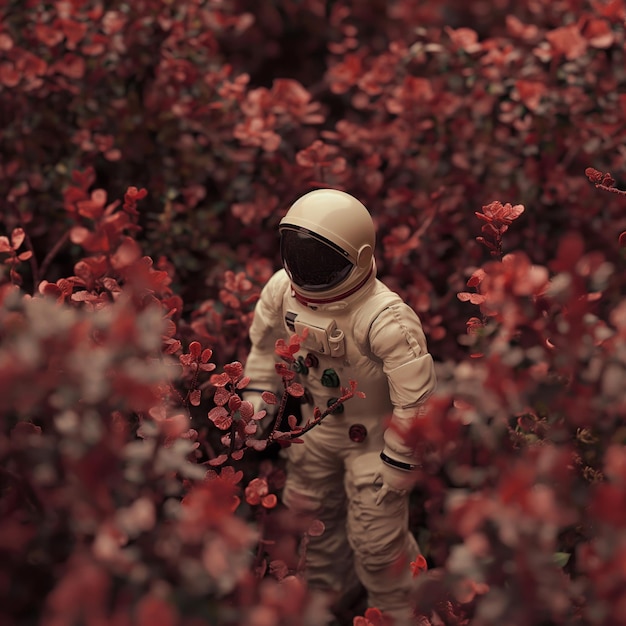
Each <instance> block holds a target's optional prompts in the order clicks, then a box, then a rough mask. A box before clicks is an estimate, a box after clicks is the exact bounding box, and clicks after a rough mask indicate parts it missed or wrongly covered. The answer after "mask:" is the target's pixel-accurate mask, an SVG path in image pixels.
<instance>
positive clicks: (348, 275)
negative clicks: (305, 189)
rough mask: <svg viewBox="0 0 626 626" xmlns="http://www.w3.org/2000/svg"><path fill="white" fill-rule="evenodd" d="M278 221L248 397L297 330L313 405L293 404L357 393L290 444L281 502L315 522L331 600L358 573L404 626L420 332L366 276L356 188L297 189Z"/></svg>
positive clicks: (371, 270) (369, 236)
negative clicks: (277, 348)
mask: <svg viewBox="0 0 626 626" xmlns="http://www.w3.org/2000/svg"><path fill="white" fill-rule="evenodd" d="M279 230H280V235H281V243H280V252H281V257H282V262H283V266H284V269H281V270H279V271H278V272H276V273H275V274H274V275H273V276H272V278H271V279H270V280H269V281H268V283H267V284H266V286H265V287H264V289H263V291H262V293H261V297H260V300H259V302H258V303H257V306H256V309H255V313H254V320H253V323H252V326H251V329H250V339H251V342H252V348H251V351H250V354H249V357H248V359H247V363H246V368H245V373H246V375H247V376H250V378H251V382H250V384H249V387H248V390H249V391H248V392H247V395H246V399H248V400H251V401H252V402H253V403H254V404H256V406H257V407H259V405H260V403H261V398H260V391H262V390H271V391H273V390H275V389H276V387H277V382H278V379H277V375H276V371H275V369H274V363H275V362H276V361H275V355H274V345H275V342H276V340H277V339H278V338H280V337H282V338H283V339H285V340H288V338H289V337H290V336H291V335H292V334H293V333H294V332H298V334H300V335H302V334H303V330H304V329H305V328H307V329H308V333H306V339H305V340H304V342H303V343H302V346H301V350H300V352H299V353H298V354H297V355H295V356H296V359H297V370H298V371H299V380H300V382H301V384H302V385H303V386H304V387H305V390H306V394H305V397H308V398H309V399H310V401H311V402H312V403H310V404H303V405H302V414H303V418H304V419H305V420H306V419H312V417H313V408H314V407H315V406H317V407H319V408H320V409H321V410H322V411H323V410H324V409H326V408H327V407H329V406H331V405H332V404H333V403H335V402H336V400H337V398H338V397H339V395H340V393H341V392H340V387H342V386H343V387H348V383H349V380H355V381H357V383H358V389H359V390H361V391H363V392H365V394H366V398H365V399H359V398H352V399H350V400H349V401H347V402H346V403H345V404H343V405H340V410H335V413H334V414H331V415H328V416H327V417H326V418H324V420H323V421H322V422H321V423H320V424H319V425H317V426H316V427H314V428H313V429H311V430H310V431H309V432H307V433H306V434H305V435H303V436H302V439H303V441H304V443H302V444H296V445H292V446H290V447H289V448H287V459H288V460H287V481H286V484H285V488H284V492H283V501H284V503H285V505H286V506H287V507H288V508H290V509H292V510H293V511H295V512H301V513H308V514H311V515H312V516H313V517H314V518H315V519H319V520H321V521H322V522H323V523H324V525H325V531H324V533H323V534H322V535H321V536H320V537H318V538H315V539H311V541H310V543H309V544H308V548H307V562H306V576H307V580H308V584H309V585H310V586H311V587H315V588H322V589H325V590H328V591H331V592H334V593H335V594H337V596H338V597H340V596H341V595H342V594H343V593H345V592H346V590H348V589H349V588H351V587H353V585H354V583H356V584H358V582H357V581H356V579H355V575H356V577H358V580H359V581H360V582H361V583H362V584H363V586H364V587H365V588H366V590H367V593H368V603H369V605H370V606H375V607H378V608H379V609H380V610H381V611H383V612H384V613H386V614H388V615H389V616H390V617H391V618H392V619H393V623H394V624H395V626H407V625H409V624H412V623H413V620H412V610H411V606H410V602H409V587H410V581H411V574H410V568H409V563H410V561H412V560H414V559H415V558H416V556H417V555H418V554H419V549H418V546H417V543H416V541H415V539H414V537H413V535H412V534H411V533H410V532H409V530H408V492H409V491H410V489H411V487H412V486H413V484H414V472H413V471H412V470H414V469H415V468H416V467H417V464H418V462H419V459H415V458H414V457H413V455H412V451H411V449H409V448H408V447H407V446H406V445H405V444H404V442H403V440H402V437H401V436H400V435H399V434H398V430H400V431H402V429H406V428H408V426H409V425H410V423H411V421H412V420H415V419H419V413H420V406H421V405H422V404H423V402H424V401H425V399H426V398H427V397H428V396H429V395H430V393H431V392H432V391H433V389H434V387H435V384H436V380H435V372H434V366H433V360H432V357H431V355H430V354H429V353H428V351H427V347H426V339H425V337H424V332H423V330H422V326H421V323H420V320H419V318H418V317H417V315H416V314H415V312H414V311H413V310H412V309H411V308H410V307H409V306H408V305H406V304H405V303H404V302H403V301H402V300H401V298H400V297H399V296H398V295H397V294H395V293H394V292H392V291H391V290H389V289H388V288H387V287H386V286H385V285H383V283H382V282H381V281H379V280H378V279H377V278H376V265H375V261H374V244H375V229H374V223H373V221H372V219H371V217H370V215H369V213H368V211H367V209H366V208H365V206H363V204H361V202H359V201H358V200H357V199H356V198H354V197H353V196H351V195H349V194H347V193H344V192H342V191H337V190H334V189H319V190H316V191H312V192H310V193H307V194H306V195H304V196H302V197H301V198H300V199H298V200H297V201H296V202H295V203H294V204H293V205H292V207H291V208H290V209H289V211H288V213H287V214H286V215H285V217H284V218H283V219H282V220H281V222H280V226H279ZM389 418H390V420H389ZM394 423H395V425H396V426H398V427H399V428H391V427H389V426H390V424H394Z"/></svg>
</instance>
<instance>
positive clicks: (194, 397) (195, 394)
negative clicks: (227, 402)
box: [189, 389, 202, 406]
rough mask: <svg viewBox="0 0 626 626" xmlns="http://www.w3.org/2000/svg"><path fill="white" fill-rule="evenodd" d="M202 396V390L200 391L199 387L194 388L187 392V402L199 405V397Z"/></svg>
mask: <svg viewBox="0 0 626 626" xmlns="http://www.w3.org/2000/svg"><path fill="white" fill-rule="evenodd" d="M201 397H202V392H201V391H200V389H194V390H193V391H192V392H191V393H190V394H189V402H190V403H191V404H192V405H193V406H199V405H200V399H201Z"/></svg>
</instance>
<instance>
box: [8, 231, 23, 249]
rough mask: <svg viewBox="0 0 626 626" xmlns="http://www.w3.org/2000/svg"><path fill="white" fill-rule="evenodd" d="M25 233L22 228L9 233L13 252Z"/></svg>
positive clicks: (20, 243)
mask: <svg viewBox="0 0 626 626" xmlns="http://www.w3.org/2000/svg"><path fill="white" fill-rule="evenodd" d="M25 237H26V233H25V232H24V229H23V228H14V229H13V232H12V233H11V246H12V247H13V250H17V249H18V248H19V247H20V246H21V245H22V244H23V243H24V238H25Z"/></svg>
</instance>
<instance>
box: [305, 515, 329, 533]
mask: <svg viewBox="0 0 626 626" xmlns="http://www.w3.org/2000/svg"><path fill="white" fill-rule="evenodd" d="M325 530H326V527H325V526H324V522H322V521H321V520H318V519H316V520H313V521H312V522H311V525H310V526H309V528H308V529H307V531H306V533H307V535H309V537H320V536H321V535H323V534H324V531H325Z"/></svg>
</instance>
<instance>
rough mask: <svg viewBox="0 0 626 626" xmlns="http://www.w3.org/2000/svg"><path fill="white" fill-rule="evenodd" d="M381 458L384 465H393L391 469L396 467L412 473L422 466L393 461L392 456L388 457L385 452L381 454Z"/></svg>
mask: <svg viewBox="0 0 626 626" xmlns="http://www.w3.org/2000/svg"><path fill="white" fill-rule="evenodd" d="M380 458H381V459H382V460H383V463H387V465H391V467H395V468H396V469H400V470H405V471H407V472H410V471H412V470H416V469H418V468H419V467H421V466H420V465H417V464H413V463H403V462H402V461H396V460H395V459H392V458H391V457H390V456H387V455H386V454H385V453H384V452H381V453H380Z"/></svg>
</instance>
